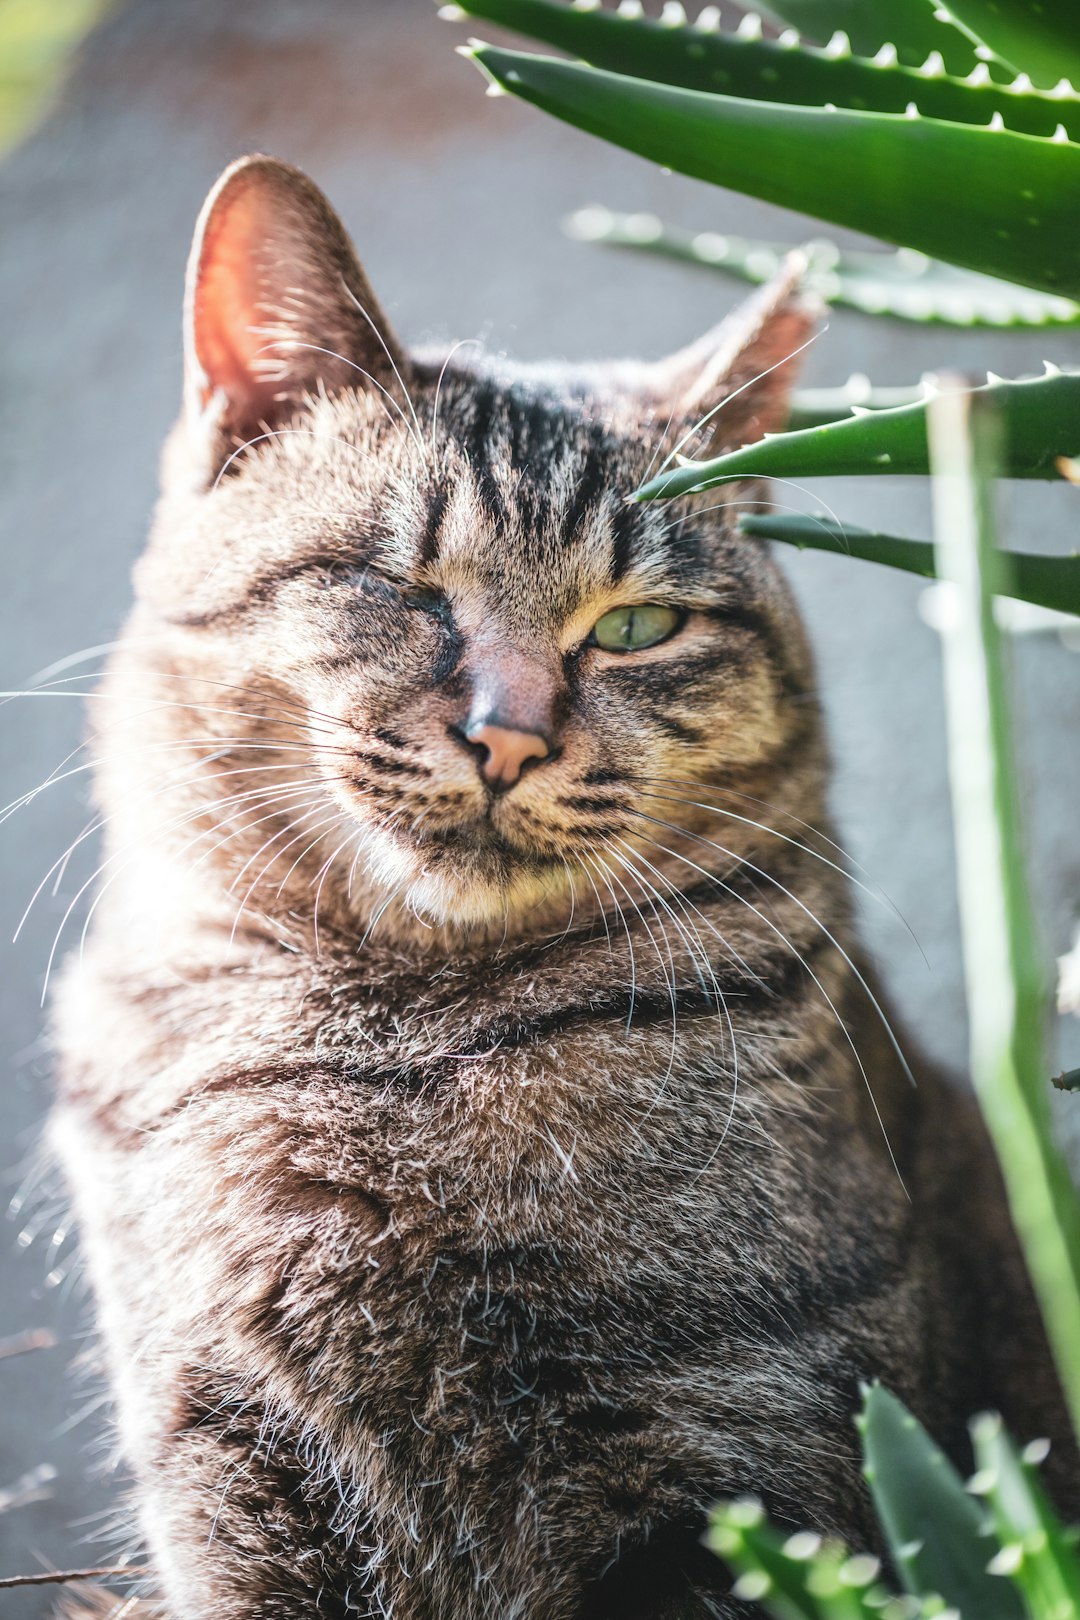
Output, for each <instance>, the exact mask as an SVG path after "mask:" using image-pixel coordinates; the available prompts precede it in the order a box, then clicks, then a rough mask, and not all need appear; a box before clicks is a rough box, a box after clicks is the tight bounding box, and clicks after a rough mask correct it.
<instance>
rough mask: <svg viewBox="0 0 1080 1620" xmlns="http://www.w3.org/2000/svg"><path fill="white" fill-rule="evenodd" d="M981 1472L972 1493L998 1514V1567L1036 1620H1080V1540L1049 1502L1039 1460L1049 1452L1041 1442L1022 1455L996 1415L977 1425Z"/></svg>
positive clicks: (973, 1432)
mask: <svg viewBox="0 0 1080 1620" xmlns="http://www.w3.org/2000/svg"><path fill="white" fill-rule="evenodd" d="M971 1438H972V1442H973V1444H974V1446H975V1460H976V1463H977V1464H978V1472H977V1473H976V1475H975V1478H974V1479H973V1480H972V1482H971V1489H972V1490H975V1491H978V1494H979V1495H980V1496H984V1497H985V1498H986V1501H987V1503H988V1505H989V1507H990V1510H991V1512H992V1514H993V1518H994V1525H995V1529H996V1531H997V1536H998V1539H999V1541H1000V1543H1001V1551H1000V1553H999V1554H998V1555H997V1557H996V1558H995V1560H994V1564H995V1567H997V1568H999V1569H1000V1570H1001V1571H1002V1573H1004V1574H1007V1575H1008V1576H1009V1577H1010V1579H1011V1580H1012V1581H1013V1582H1014V1584H1015V1585H1016V1586H1017V1587H1018V1588H1019V1590H1020V1591H1021V1592H1022V1593H1023V1594H1024V1599H1025V1602H1026V1605H1027V1610H1028V1613H1029V1614H1030V1616H1031V1620H1075V1617H1076V1616H1077V1615H1080V1561H1078V1559H1077V1556H1076V1538H1075V1535H1074V1534H1073V1533H1072V1532H1071V1531H1068V1530H1066V1529H1065V1528H1064V1527H1063V1526H1062V1524H1061V1521H1060V1520H1059V1519H1058V1516H1057V1514H1056V1513H1055V1512H1054V1510H1053V1508H1052V1507H1051V1506H1050V1503H1049V1502H1048V1500H1047V1498H1046V1493H1045V1492H1044V1490H1043V1488H1042V1486H1041V1484H1040V1483H1039V1478H1038V1475H1037V1473H1036V1466H1035V1465H1036V1461H1037V1460H1041V1459H1042V1458H1043V1457H1044V1456H1045V1454H1046V1451H1047V1450H1048V1449H1049V1448H1048V1446H1047V1444H1046V1442H1045V1441H1036V1442H1035V1443H1034V1444H1033V1445H1030V1446H1027V1447H1026V1448H1025V1450H1024V1452H1023V1453H1021V1452H1020V1451H1019V1450H1018V1449H1017V1447H1016V1445H1015V1443H1014V1442H1013V1441H1012V1440H1011V1439H1010V1438H1009V1436H1008V1434H1006V1432H1005V1429H1004V1427H1003V1425H1002V1422H1001V1419H1000V1418H999V1417H997V1416H994V1415H992V1414H984V1415H983V1416H982V1417H978V1418H976V1419H975V1420H974V1422H973V1423H972V1425H971Z"/></svg>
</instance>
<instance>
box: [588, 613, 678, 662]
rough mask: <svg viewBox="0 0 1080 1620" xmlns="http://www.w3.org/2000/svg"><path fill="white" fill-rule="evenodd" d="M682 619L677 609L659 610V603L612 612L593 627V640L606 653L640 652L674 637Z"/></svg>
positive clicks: (598, 620)
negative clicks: (669, 637)
mask: <svg viewBox="0 0 1080 1620" xmlns="http://www.w3.org/2000/svg"><path fill="white" fill-rule="evenodd" d="M682 619H683V616H682V614H681V613H680V612H679V610H678V608H672V607H662V606H661V605H660V604H659V603H658V602H642V603H639V604H637V605H636V606H635V607H620V608H612V610H611V612H610V613H605V614H604V617H603V618H602V619H597V621H596V623H595V624H594V625H593V632H592V640H593V641H594V642H595V643H596V645H597V646H598V647H603V649H604V651H605V652H640V651H641V649H642V648H643V647H655V646H656V644H657V642H658V641H666V640H667V638H668V636H672V635H674V634H675V631H676V630H677V629H678V628H679V626H680V624H681V623H682Z"/></svg>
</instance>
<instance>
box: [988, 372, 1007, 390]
mask: <svg viewBox="0 0 1080 1620" xmlns="http://www.w3.org/2000/svg"><path fill="white" fill-rule="evenodd" d="M986 381H987V383H988V385H989V386H990V387H991V388H998V387H1000V385H1001V384H1002V383H1003V382H1005V381H1006V379H1005V378H1004V377H999V376H998V374H997V372H996V371H988V372H987V373H986Z"/></svg>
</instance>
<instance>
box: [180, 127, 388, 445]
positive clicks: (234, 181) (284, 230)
mask: <svg viewBox="0 0 1080 1620" xmlns="http://www.w3.org/2000/svg"><path fill="white" fill-rule="evenodd" d="M184 362H185V380H184V411H185V417H186V422H187V429H188V439H189V445H190V448H191V450H192V452H193V453H194V454H195V455H196V457H197V458H198V459H199V460H200V462H202V463H203V464H204V466H205V470H206V471H207V473H208V474H209V475H211V476H212V474H213V471H216V467H217V466H220V465H221V463H222V462H223V461H224V459H225V458H226V457H227V456H229V455H230V454H231V453H232V452H233V451H235V450H236V449H237V447H238V446H240V445H243V444H246V443H248V442H249V441H251V440H252V439H255V438H257V437H258V436H259V435H261V434H263V433H266V432H273V431H274V429H275V428H277V427H279V426H280V425H281V424H282V423H284V422H285V421H287V420H288V419H289V418H290V417H292V416H295V415H296V413H297V411H298V410H300V409H302V407H303V404H304V401H305V399H306V398H308V397H310V396H312V395H314V394H316V393H319V392H322V391H325V392H327V393H335V392H337V391H338V390H340V389H343V388H363V387H365V386H367V387H382V388H385V389H387V390H388V391H392V390H393V389H394V388H395V386H397V387H398V389H399V391H400V388H401V386H402V384H401V378H402V377H403V376H404V374H405V370H406V366H407V362H406V359H405V356H404V354H403V352H402V351H401V350H400V348H399V347H398V345H397V342H396V341H395V339H394V337H393V336H392V334H391V332H390V330H389V328H388V326H387V323H386V319H385V317H384V315H383V313H382V311H381V310H380V308H379V306H378V304H377V303H376V302H375V298H374V295H373V293H372V291H371V288H370V287H369V285H368V281H367V277H366V276H365V275H364V272H363V270H362V269H361V268H360V265H359V263H358V261H357V258H356V254H355V253H354V251H353V248H352V244H351V242H350V241H349V238H348V236H347V235H346V234H345V230H344V227H343V226H342V224H341V221H340V220H339V219H338V217H337V215H336V214H335V213H334V210H333V209H332V208H331V207H330V204H329V203H328V202H327V200H326V198H325V197H324V196H323V194H322V192H321V191H319V190H318V188H317V187H316V186H314V185H312V183H311V181H310V180H309V179H308V178H307V176H306V175H304V174H301V173H300V171H299V170H298V169H294V168H292V167H291V166H290V165H288V164H285V163H279V162H277V161H276V159H274V158H269V157H258V156H257V157H246V158H241V159H240V160H239V162H237V163H234V164H232V165H231V167H230V168H228V169H226V170H225V173H224V174H223V175H222V176H221V178H220V180H219V181H218V182H217V185H216V186H215V187H214V188H213V190H212V191H211V193H210V195H209V196H208V197H207V199H206V202H205V203H204V205H203V209H202V213H201V214H200V216H199V221H198V224H197V226H196V228H195V240H194V242H193V243H192V247H191V257H190V259H189V261H188V273H187V288H186V296H185V302H184ZM215 464H216V465H215Z"/></svg>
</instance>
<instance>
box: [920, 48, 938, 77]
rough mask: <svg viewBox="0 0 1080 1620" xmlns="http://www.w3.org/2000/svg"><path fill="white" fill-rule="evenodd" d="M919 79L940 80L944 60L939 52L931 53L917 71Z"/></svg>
mask: <svg viewBox="0 0 1080 1620" xmlns="http://www.w3.org/2000/svg"><path fill="white" fill-rule="evenodd" d="M917 71H918V74H919V77H920V78H921V79H940V78H943V77H944V74H945V58H944V57H943V56H942V54H941V52H940V51H931V52H930V55H929V56H928V57H927V58H926V61H925V62H924V63H923V65H922V67H921V68H919V69H918V70H917Z"/></svg>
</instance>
